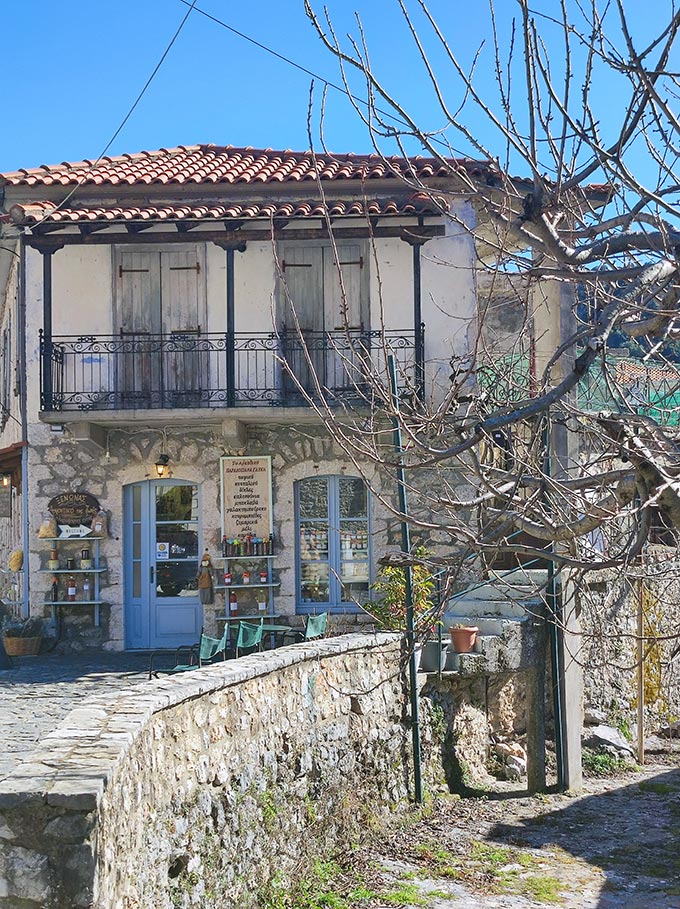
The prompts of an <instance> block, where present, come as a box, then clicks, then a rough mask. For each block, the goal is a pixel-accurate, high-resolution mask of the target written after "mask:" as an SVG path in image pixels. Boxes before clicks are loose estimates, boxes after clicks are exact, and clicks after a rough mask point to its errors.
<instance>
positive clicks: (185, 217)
mask: <svg viewBox="0 0 680 909" xmlns="http://www.w3.org/2000/svg"><path fill="white" fill-rule="evenodd" d="M447 207H448V204H447V202H446V200H445V199H444V198H442V197H441V196H430V195H428V194H427V193H408V194H405V195H401V196H392V197H390V198H386V199H353V200H327V201H326V203H325V204H323V203H322V202H320V201H311V202H310V201H304V200H303V201H289V200H285V201H252V202H251V201H248V200H238V201H236V200H235V201H234V202H224V201H223V200H221V201H204V200H201V201H194V202H188V203H186V204H182V203H179V202H178V203H170V202H168V203H165V202H164V203H159V204H157V205H153V204H146V205H140V206H135V205H129V206H125V205H122V206H121V205H110V206H108V205H107V206H89V207H87V206H86V207H83V206H76V207H71V206H68V207H64V208H60V207H58V206H57V204H56V203H55V202H44V201H41V202H30V203H26V204H17V205H13V206H12V207H11V208H10V211H9V220H11V221H12V222H13V223H15V224H26V225H31V224H38V223H48V224H59V225H61V226H64V227H66V226H68V225H69V224H93V223H99V224H103V223H107V222H112V223H113V222H121V221H122V222H133V223H138V224H139V223H144V222H151V221H154V222H162V221H169V222H174V221H213V220H224V221H226V220H237V221H240V220H244V219H253V218H266V219H267V220H269V219H272V218H274V219H276V218H323V217H331V218H334V217H364V218H365V217H377V216H384V215H438V214H441V213H442V212H443V211H446V209H447Z"/></svg>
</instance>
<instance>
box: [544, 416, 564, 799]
mask: <svg viewBox="0 0 680 909" xmlns="http://www.w3.org/2000/svg"><path fill="white" fill-rule="evenodd" d="M543 444H544V449H543V450H544V473H545V475H546V477H550V476H551V475H552V438H551V435H550V411H548V412H547V413H546V416H545V422H544V424H543ZM550 551H551V552H554V551H555V543H554V542H551V544H550ZM545 599H546V605H547V607H548V621H549V623H550V624H549V626H548V630H549V634H550V656H551V660H550V662H551V668H552V673H551V674H552V693H553V720H554V725H555V757H556V759H557V788H558V789H559V790H560V791H563V790H564V788H565V772H564V771H565V767H564V738H563V718H562V671H563V668H562V646H561V644H562V640H561V638H562V599H561V591H558V589H557V583H556V579H555V563H554V562H553V560H552V559H548V584H547V587H546V597H545Z"/></svg>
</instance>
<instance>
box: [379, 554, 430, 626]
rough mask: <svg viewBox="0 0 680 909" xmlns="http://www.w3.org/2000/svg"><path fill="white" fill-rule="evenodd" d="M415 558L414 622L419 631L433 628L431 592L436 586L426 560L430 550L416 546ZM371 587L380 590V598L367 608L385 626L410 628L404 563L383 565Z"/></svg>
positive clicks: (413, 570)
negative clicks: (407, 613) (408, 624)
mask: <svg viewBox="0 0 680 909" xmlns="http://www.w3.org/2000/svg"><path fill="white" fill-rule="evenodd" d="M413 555H414V559H417V560H418V561H414V563H413V568H412V572H411V579H412V591H411V592H412V597H413V622H414V625H415V627H416V629H417V630H418V631H421V632H422V631H424V630H426V629H425V628H424V627H423V626H424V625H425V624H427V630H430V631H431V630H432V627H433V625H434V621H429V619H430V613H431V612H432V602H431V596H432V591H433V590H434V579H433V577H432V573H431V572H430V570H429V568H428V567H427V565H426V564H425V561H424V560H425V559H426V558H427V556H428V552H427V550H426V549H425V548H424V547H423V546H419V547H418V548H417V549H416V550H414V553H413ZM371 590H372V592H373V593H374V594H378V596H377V597H376V599H374V600H371V602H370V603H366V604H365V605H364V609H365V610H366V612H368V613H369V614H370V615H371V616H373V618H374V619H375V620H376V621H377V622H378V624H379V625H380V626H381V628H384V629H385V630H389V631H405V630H406V570H405V568H404V567H403V566H401V565H392V564H387V565H382V566H381V568H380V571H379V572H378V577H377V578H376V580H375V581H374V583H373V585H372V587H371Z"/></svg>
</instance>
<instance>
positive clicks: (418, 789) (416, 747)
mask: <svg viewBox="0 0 680 909" xmlns="http://www.w3.org/2000/svg"><path fill="white" fill-rule="evenodd" d="M387 361H388V367H389V375H390V391H391V395H392V405H393V407H394V413H395V415H394V418H393V425H394V449H395V451H396V453H397V457H398V461H399V464H398V467H397V486H398V489H399V511H400V512H401V514H402V515H403V518H402V521H401V548H402V551H403V552H404V553H406V555H409V554H410V552H411V534H410V532H409V526H408V520H407V517H408V502H407V499H406V483H405V481H404V467H403V464H402V460H401V455H402V446H401V428H400V426H399V416H398V414H399V395H398V392H397V370H396V365H395V362H394V354H388V357H387ZM404 581H405V587H406V646H407V648H408V654H409V660H408V670H409V687H410V693H411V735H412V739H413V784H414V793H415V800H416V803H417V804H418V805H422V804H423V775H422V765H421V760H420V710H419V706H418V679H417V666H416V651H415V631H414V620H413V569H412V568H411V566H410V565H408V566H407V567H406V568H405V569H404Z"/></svg>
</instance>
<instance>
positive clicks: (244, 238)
mask: <svg viewBox="0 0 680 909" xmlns="http://www.w3.org/2000/svg"><path fill="white" fill-rule="evenodd" d="M328 236H329V234H328V230H327V229H326V228H325V227H322V228H312V229H305V228H292V229H291V228H287V229H285V230H280V231H279V230H275V231H274V239H276V240H327V239H328ZM333 236H334V237H336V238H337V239H338V240H363V239H368V238H370V237H376V238H386V237H397V238H399V239H403V240H405V241H406V242H413V243H426V242H427V241H428V240H431V239H432V238H433V237H443V236H444V225H443V224H436V225H430V226H427V227H415V226H414V227H405V226H404V225H395V226H394V227H377V228H375V230H373V231H371V230H369V228H368V227H336V228H335V229H334V230H333ZM271 238H272V232H271V230H245V231H238V230H237V231H235V230H228V231H224V232H222V231H220V232H217V231H214V230H204V231H200V232H199V233H196V234H193V236H192V242H200V241H205V242H206V243H217V244H218V245H219V246H221V245H223V244H228V245H233V246H235V247H238V246H240V245H241V244H243V243H247V242H249V241H250V240H253V241H262V240H265V241H266V240H271ZM26 243H27V245H28V246H31V247H33V248H34V249H45V250H48V249H50V248H52V247H54V246H57V247H58V248H59V247H61V246H77V245H81V246H106V245H113V244H121V245H125V244H129V245H131V246H132V245H134V244H135V243H153V244H155V243H158V244H162V243H166V244H171V243H186V238H185V237H184V235H183V234H182V233H170V232H167V233H166V232H162V233H160V232H159V233H150V234H149V233H145V234H144V236H143V237H142V236H139V235H138V234H136V233H128V232H127V231H126V232H125V233H106V234H104V233H95V234H85V235H83V234H81V233H78V234H75V233H73V234H67V233H62V234H60V235H59V237H58V239H57V238H56V237H54V238H52V237H47V236H42V235H39V234H33V235H29V236H27V237H26Z"/></svg>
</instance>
